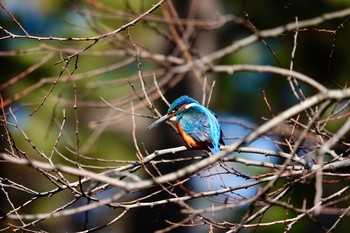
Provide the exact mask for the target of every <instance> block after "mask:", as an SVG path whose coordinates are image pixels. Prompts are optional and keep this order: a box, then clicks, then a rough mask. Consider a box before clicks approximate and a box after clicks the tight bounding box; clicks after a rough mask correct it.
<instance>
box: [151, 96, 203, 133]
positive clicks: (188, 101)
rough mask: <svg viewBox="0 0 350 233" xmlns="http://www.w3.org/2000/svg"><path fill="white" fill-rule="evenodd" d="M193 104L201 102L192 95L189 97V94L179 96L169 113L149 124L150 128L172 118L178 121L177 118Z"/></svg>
mask: <svg viewBox="0 0 350 233" xmlns="http://www.w3.org/2000/svg"><path fill="white" fill-rule="evenodd" d="M193 104H199V103H198V101H197V100H194V99H192V98H191V97H188V96H187V95H183V96H181V97H179V98H177V99H176V100H175V101H174V102H173V103H172V104H171V105H170V107H169V109H168V112H167V114H165V115H164V116H162V117H161V118H159V119H158V120H156V121H155V122H153V123H152V124H151V125H150V126H148V128H149V129H152V128H154V127H157V126H158V125H160V124H161V123H163V122H165V121H167V120H172V121H176V118H177V117H178V116H180V115H181V114H183V113H184V112H185V111H186V110H187V109H188V108H190V107H191V106H192V105H193Z"/></svg>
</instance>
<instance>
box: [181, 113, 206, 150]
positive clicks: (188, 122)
mask: <svg viewBox="0 0 350 233" xmlns="http://www.w3.org/2000/svg"><path fill="white" fill-rule="evenodd" d="M187 111H188V112H187V113H186V114H184V115H183V117H182V118H181V119H180V121H179V123H180V124H181V126H182V128H183V130H184V131H185V132H186V133H188V134H189V135H191V136H192V137H193V138H194V139H196V140H197V141H199V142H209V143H210V142H212V141H213V140H212V137H211V132H210V128H209V121H210V118H209V116H208V115H206V114H205V113H203V112H201V111H199V110H198V109H197V108H196V107H191V108H189V109H188V110H187Z"/></svg>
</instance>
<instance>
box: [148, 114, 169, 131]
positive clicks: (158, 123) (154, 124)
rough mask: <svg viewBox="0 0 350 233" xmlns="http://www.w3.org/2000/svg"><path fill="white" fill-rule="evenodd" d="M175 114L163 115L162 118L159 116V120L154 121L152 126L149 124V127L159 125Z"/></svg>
mask: <svg viewBox="0 0 350 233" xmlns="http://www.w3.org/2000/svg"><path fill="white" fill-rule="evenodd" d="M173 116H174V115H173V114H166V115H164V116H162V117H161V118H159V119H158V120H156V121H155V122H153V123H152V124H151V125H150V126H148V128H149V129H152V128H154V127H157V126H158V125H160V124H162V123H163V122H165V121H167V120H169V119H170V118H172V117H173Z"/></svg>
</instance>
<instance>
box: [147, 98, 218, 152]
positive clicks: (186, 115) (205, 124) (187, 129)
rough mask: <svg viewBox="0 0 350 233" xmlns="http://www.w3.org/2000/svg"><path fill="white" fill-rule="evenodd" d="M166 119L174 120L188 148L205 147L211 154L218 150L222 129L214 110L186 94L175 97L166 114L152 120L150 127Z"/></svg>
mask: <svg viewBox="0 0 350 233" xmlns="http://www.w3.org/2000/svg"><path fill="white" fill-rule="evenodd" d="M167 120H170V121H174V122H175V123H176V127H177V129H178V131H179V133H180V135H181V137H182V139H183V140H184V142H185V143H186V144H187V145H188V147H190V148H199V149H207V150H209V151H211V153H212V154H217V153H219V152H220V147H219V146H220V144H221V145H225V143H224V141H223V140H222V135H223V134H222V130H221V128H220V125H219V122H218V120H217V118H216V115H215V113H214V112H212V111H211V110H209V109H208V108H206V107H204V106H203V105H201V104H200V103H199V102H198V101H196V100H194V99H192V98H191V97H188V96H187V95H184V96H181V97H179V98H177V99H176V100H175V101H174V102H173V103H172V104H171V105H170V107H169V109H168V112H167V114H165V115H164V116H162V117H160V118H159V119H158V120H156V121H155V122H153V123H152V124H151V125H150V126H148V128H149V129H152V128H154V127H156V126H158V125H160V124H161V123H164V122H166V121H167Z"/></svg>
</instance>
